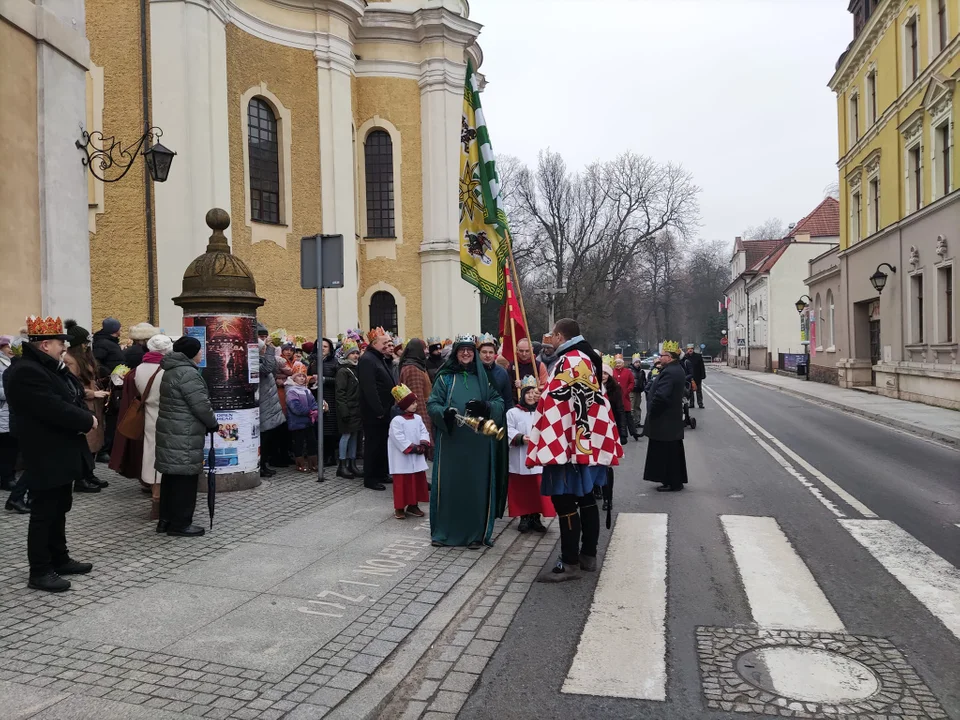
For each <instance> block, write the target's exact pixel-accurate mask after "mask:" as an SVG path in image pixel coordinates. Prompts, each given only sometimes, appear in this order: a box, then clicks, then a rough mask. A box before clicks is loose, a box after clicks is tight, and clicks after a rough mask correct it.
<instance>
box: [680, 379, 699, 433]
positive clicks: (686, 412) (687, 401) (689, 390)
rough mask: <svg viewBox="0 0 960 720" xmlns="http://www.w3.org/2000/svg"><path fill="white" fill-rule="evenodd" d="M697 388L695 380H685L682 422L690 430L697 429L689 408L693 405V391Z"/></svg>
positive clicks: (695, 420)
mask: <svg viewBox="0 0 960 720" xmlns="http://www.w3.org/2000/svg"><path fill="white" fill-rule="evenodd" d="M696 389H697V385H696V382H695V381H693V380H687V382H686V383H685V384H684V393H683V424H684V425H686V426H687V427H688V428H690V429H691V430H696V429H697V419H696V418H695V417H691V416H690V408H692V407H693V392H694V390H696Z"/></svg>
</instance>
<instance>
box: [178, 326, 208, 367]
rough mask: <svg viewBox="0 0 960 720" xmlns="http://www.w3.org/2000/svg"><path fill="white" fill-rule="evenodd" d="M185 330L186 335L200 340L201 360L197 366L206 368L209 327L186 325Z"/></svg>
mask: <svg viewBox="0 0 960 720" xmlns="http://www.w3.org/2000/svg"><path fill="white" fill-rule="evenodd" d="M183 330H184V333H183V334H184V335H188V336H190V337H192V338H196V339H197V340H199V341H200V362H199V363H197V367H199V368H205V367H206V366H207V329H206V328H205V327H203V326H200V327H186V328H184V329H183Z"/></svg>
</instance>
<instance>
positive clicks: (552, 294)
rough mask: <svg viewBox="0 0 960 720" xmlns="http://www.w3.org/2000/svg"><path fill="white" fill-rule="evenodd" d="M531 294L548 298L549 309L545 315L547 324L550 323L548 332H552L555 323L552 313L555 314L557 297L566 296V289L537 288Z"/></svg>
mask: <svg viewBox="0 0 960 720" xmlns="http://www.w3.org/2000/svg"><path fill="white" fill-rule="evenodd" d="M533 292H534V293H536V294H537V295H546V296H547V297H548V298H550V308H549V310H548V311H547V313H548V317H549V323H550V328H549V332H553V325H554V323H555V322H556V318H554V313H555V312H556V303H557V295H566V294H567V289H566V288H561V287H558V288H539V289H537V290H534V291H533Z"/></svg>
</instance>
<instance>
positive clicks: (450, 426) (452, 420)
mask: <svg viewBox="0 0 960 720" xmlns="http://www.w3.org/2000/svg"><path fill="white" fill-rule="evenodd" d="M443 420H444V422H445V423H446V424H447V432H448V433H450V434H451V435H453V431H454V430H456V429H457V410H456V408H447V409H446V410H444V411H443Z"/></svg>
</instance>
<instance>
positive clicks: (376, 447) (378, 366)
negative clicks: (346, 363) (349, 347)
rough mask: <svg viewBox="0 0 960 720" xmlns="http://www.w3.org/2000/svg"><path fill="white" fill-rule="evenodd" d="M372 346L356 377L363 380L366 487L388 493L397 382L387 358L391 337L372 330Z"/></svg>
mask: <svg viewBox="0 0 960 720" xmlns="http://www.w3.org/2000/svg"><path fill="white" fill-rule="evenodd" d="M367 339H368V340H369V341H370V345H369V347H368V348H367V351H366V352H365V353H364V354H363V355H361V356H360V362H359V363H358V364H357V375H358V378H359V380H360V418H361V420H362V422H363V486H364V487H365V488H369V489H370V490H386V487H385V486H384V484H383V483H385V482H392V480H391V479H390V467H389V464H388V460H387V440H388V436H389V434H390V420H391V417H390V408H391V407H393V404H394V399H393V395H392V394H391V392H390V391H391V390H392V389H393V387H394V385H395V384H396V383H395V382H394V377H393V358H392V357H391V356H386V355H384V351H385V350H386V348H387V346H388V345H389V344H392V342H393V341H392V340H391V339H390V336H389V335H388V334H387V333H386V332H385V331H384V329H383V328H374V329H373V330H371V331H370V332H369V333H368V335H367Z"/></svg>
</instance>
